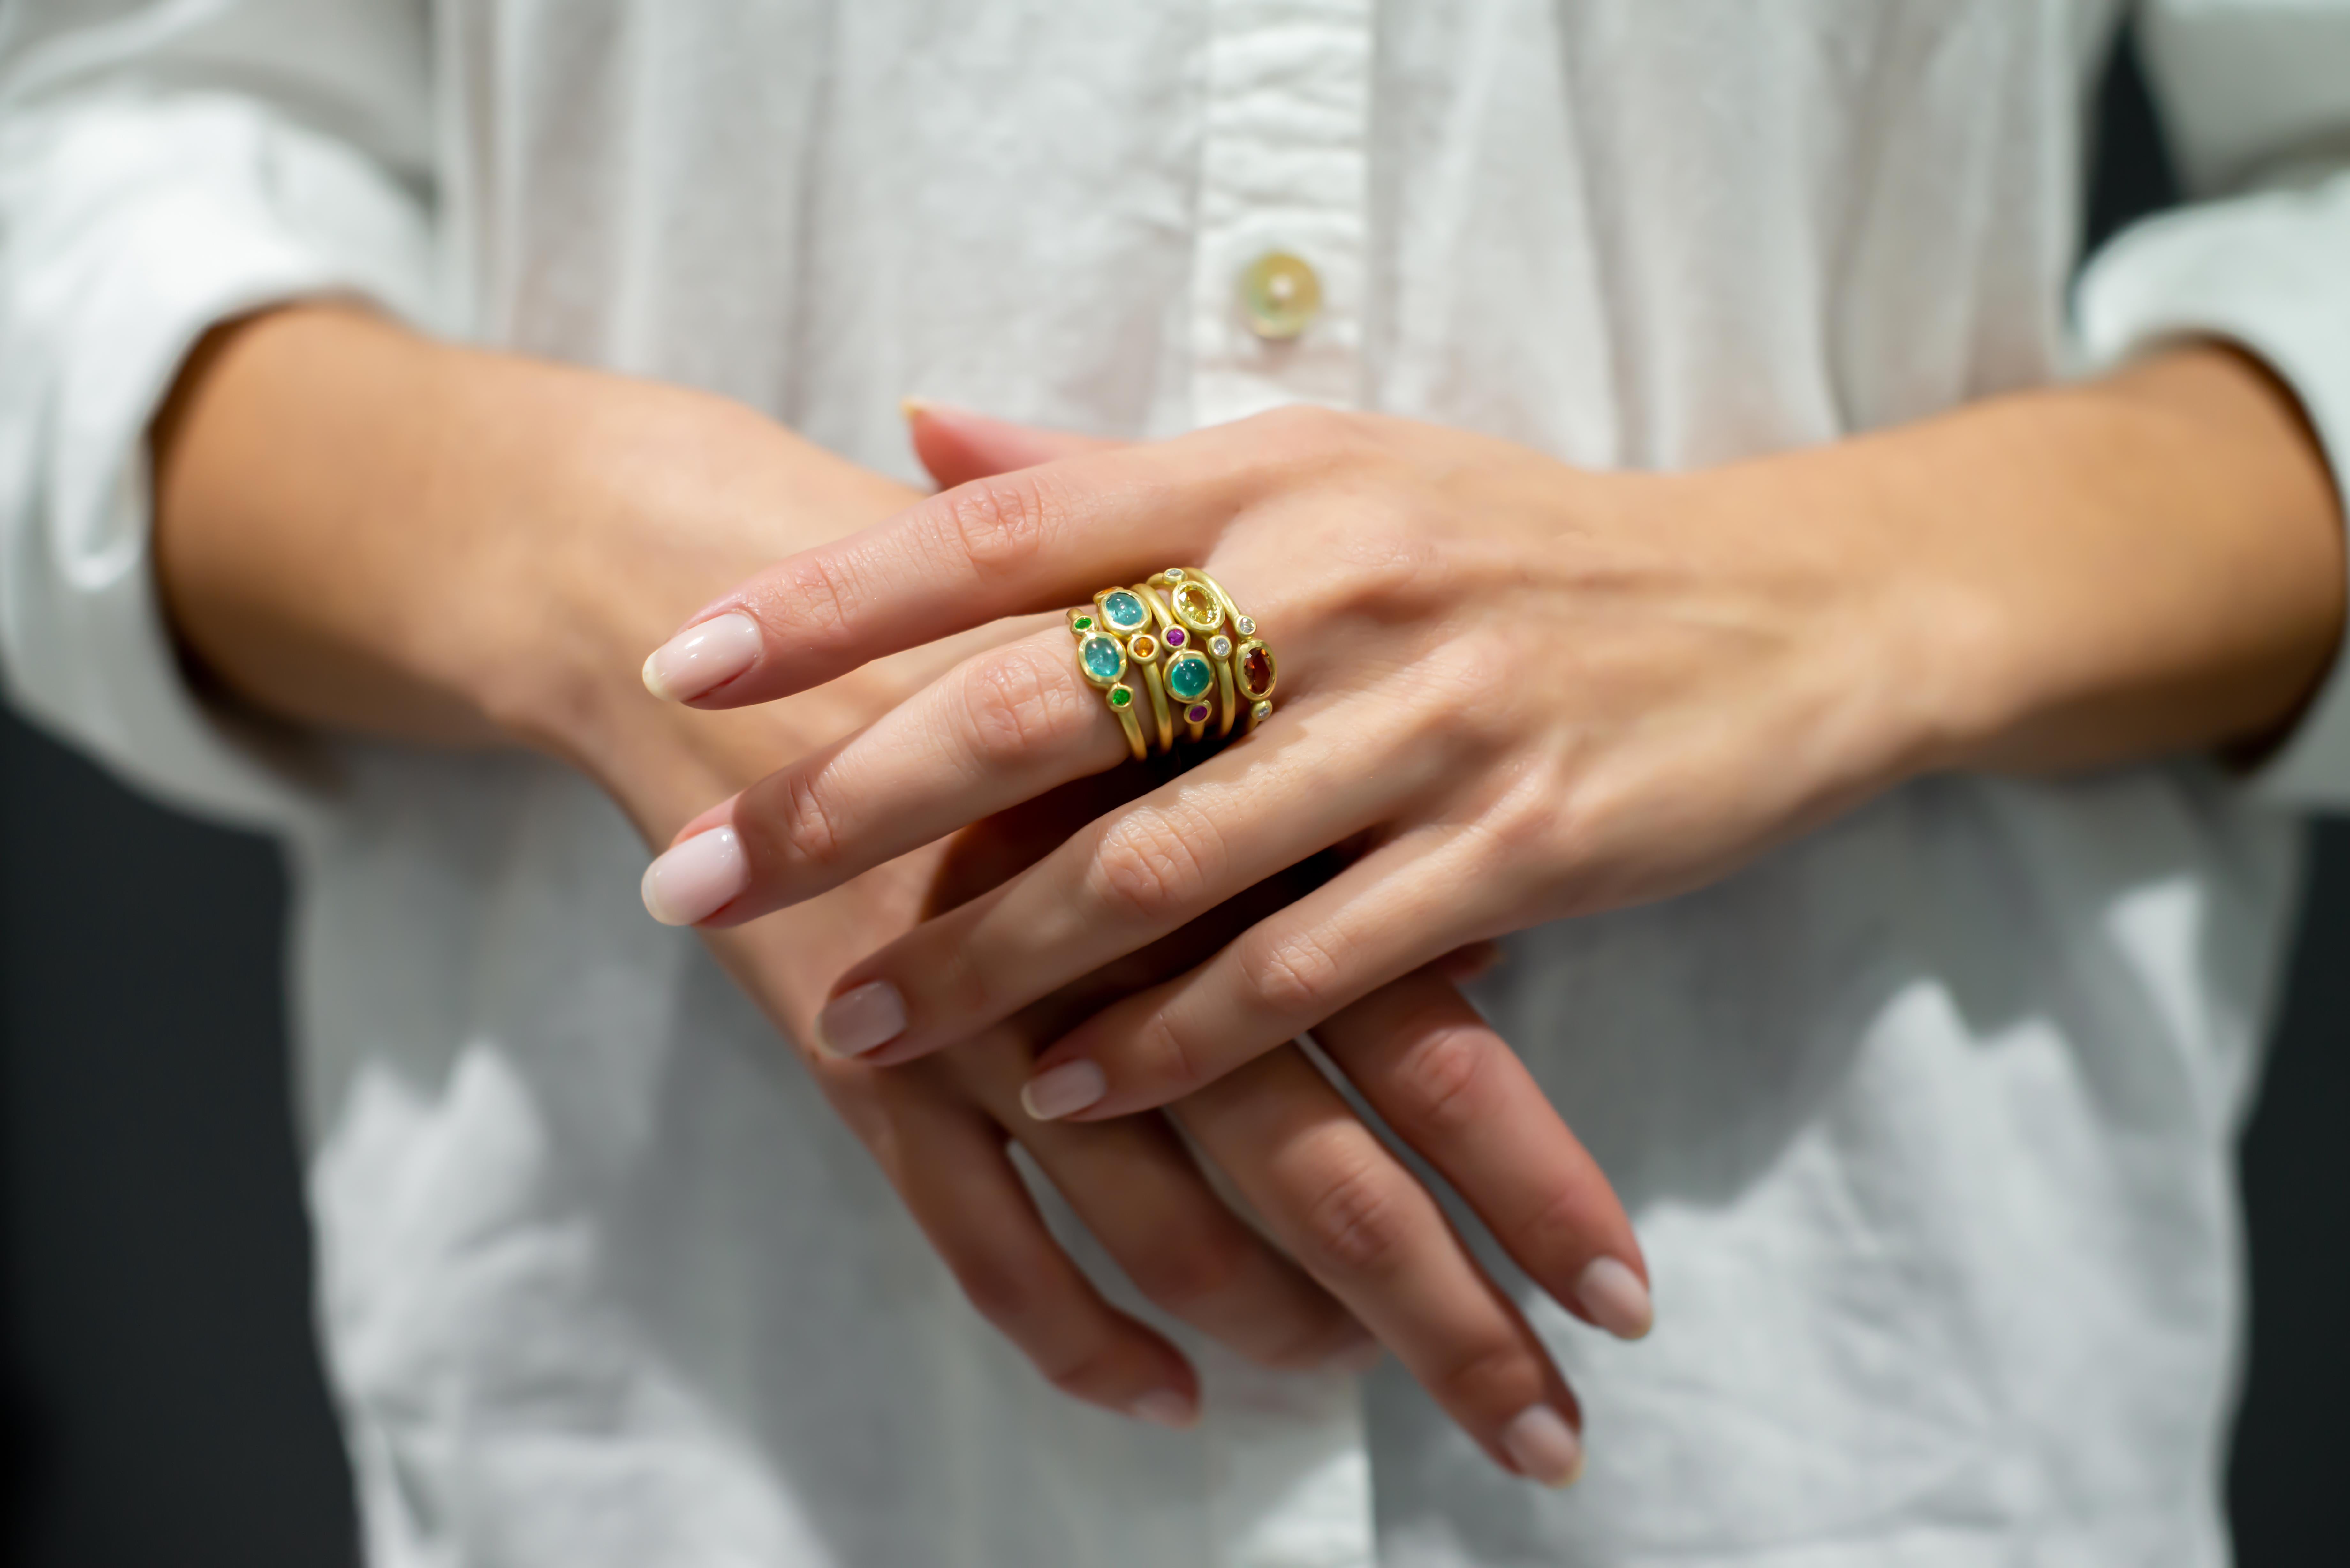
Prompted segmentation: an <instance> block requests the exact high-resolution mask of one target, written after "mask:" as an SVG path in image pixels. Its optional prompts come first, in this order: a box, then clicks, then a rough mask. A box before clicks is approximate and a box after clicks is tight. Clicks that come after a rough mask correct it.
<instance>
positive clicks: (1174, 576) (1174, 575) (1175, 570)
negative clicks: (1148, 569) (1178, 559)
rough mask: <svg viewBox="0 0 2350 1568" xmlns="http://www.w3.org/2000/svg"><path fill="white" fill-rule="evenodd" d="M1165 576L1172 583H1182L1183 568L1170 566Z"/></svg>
mask: <svg viewBox="0 0 2350 1568" xmlns="http://www.w3.org/2000/svg"><path fill="white" fill-rule="evenodd" d="M1164 576H1166V578H1167V580H1168V581H1169V582H1170V583H1180V582H1181V581H1182V580H1183V568H1182V567H1180V566H1170V567H1168V568H1167V570H1166V572H1165V573H1164Z"/></svg>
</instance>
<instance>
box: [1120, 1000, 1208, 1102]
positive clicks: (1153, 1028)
mask: <svg viewBox="0 0 2350 1568" xmlns="http://www.w3.org/2000/svg"><path fill="white" fill-rule="evenodd" d="M1134 1056H1135V1060H1136V1061H1137V1062H1138V1063H1141V1064H1147V1069H1146V1071H1145V1072H1143V1073H1141V1074H1139V1075H1138V1079H1139V1081H1143V1082H1148V1083H1150V1084H1154V1085H1158V1086H1159V1089H1160V1090H1162V1091H1166V1092H1167V1093H1168V1096H1169V1097H1171V1096H1172V1095H1174V1094H1180V1093H1181V1092H1182V1091H1186V1090H1190V1089H1194V1088H1197V1087H1198V1086H1199V1085H1201V1084H1203V1083H1206V1082H1207V1081H1208V1074H1207V1067H1206V1064H1207V1061H1208V1057H1207V1054H1206V1053H1204V1052H1203V1051H1201V1049H1200V1048H1199V1046H1198V1044H1196V1043H1195V1042H1194V1041H1193V1040H1192V1039H1191V1036H1190V1035H1189V1034H1187V1033H1185V1030H1184V1025H1182V1024H1181V1023H1178V1022H1176V1021H1175V1020H1174V1019H1172V1018H1170V1017H1169V1016H1168V1015H1167V1012H1166V1011H1165V1010H1164V1009H1161V1010H1160V1011H1159V1012H1157V1013H1155V1014H1153V1015H1152V1016H1151V1018H1150V1020H1149V1023H1145V1024H1144V1025H1143V1029H1142V1033H1141V1034H1140V1035H1139V1037H1138V1038H1137V1039H1136V1041H1135V1046H1134Z"/></svg>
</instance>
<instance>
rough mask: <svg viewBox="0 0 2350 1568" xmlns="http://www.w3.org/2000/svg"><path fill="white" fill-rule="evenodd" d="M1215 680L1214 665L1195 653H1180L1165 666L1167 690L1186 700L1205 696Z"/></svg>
mask: <svg viewBox="0 0 2350 1568" xmlns="http://www.w3.org/2000/svg"><path fill="white" fill-rule="evenodd" d="M1215 680H1216V671H1215V668H1214V666H1212V665H1211V664H1210V663H1209V662H1208V661H1207V660H1206V659H1202V658H1201V657H1200V656H1199V655H1198V654H1196V653H1186V654H1181V655H1180V656H1178V657H1177V659H1176V660H1175V662H1174V663H1172V664H1170V665H1169V666H1168V667H1167V690H1168V691H1172V692H1173V693H1175V695H1176V696H1178V697H1180V698H1181V699H1183V701H1186V702H1189V701H1191V699H1192V698H1194V697H1204V696H1206V695H1207V694H1208V688H1209V687H1210V686H1212V685H1213V684H1215Z"/></svg>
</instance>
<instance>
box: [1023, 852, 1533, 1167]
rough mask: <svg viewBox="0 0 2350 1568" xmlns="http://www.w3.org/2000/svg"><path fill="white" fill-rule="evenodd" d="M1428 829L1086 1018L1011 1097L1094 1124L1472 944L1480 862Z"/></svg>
mask: <svg viewBox="0 0 2350 1568" xmlns="http://www.w3.org/2000/svg"><path fill="white" fill-rule="evenodd" d="M1439 831H1440V830H1437V829H1426V830H1423V831H1422V832H1420V833H1418V834H1414V835H1410V836H1406V837H1404V838H1400V839H1398V840H1396V841H1394V842H1392V843H1389V844H1387V845H1384V846H1381V847H1380V848H1378V850H1376V851H1374V852H1373V853H1372V854H1370V855H1368V856H1366V857H1364V858H1363V859H1361V860H1358V861H1357V862H1356V863H1355V864H1354V865H1353V866H1350V867H1347V869H1346V870H1345V871H1343V872H1341V873H1340V874H1339V875H1338V876H1337V877H1334V878H1333V879H1332V880H1330V881H1329V882H1328V883H1326V884H1325V885H1324V886H1322V887H1320V888H1316V889H1315V890H1314V891H1313V892H1311V893H1308V894H1306V895H1305V897H1303V898H1299V899H1298V900H1297V901H1296V902H1295V903H1293V904H1290V905H1288V906H1287V907H1285V908H1284V909H1279V910H1276V911H1274V913H1273V914H1271V915H1268V916H1266V917H1265V918H1264V919H1262V920H1259V921H1258V922H1257V923H1256V924H1255V925H1253V926H1251V927H1250V928H1249V929H1247V930H1245V931H1243V932H1242V933H1241V934H1240V935H1239V936H1238V937H1236V938H1234V939H1233V940H1232V941H1230V942H1227V943H1226V944H1225V945H1224V946H1223V947H1222V948H1220V949H1219V950H1217V951H1216V953H1215V954H1214V956H1212V957H1211V958H1210V959H1209V960H1208V961H1206V962H1205V963H1203V964H1201V965H1199V966H1198V967H1197V968H1195V969H1193V970H1191V971H1190V972H1189V973H1187V974H1182V975H1178V976H1177V977H1176V978H1175V979H1173V980H1170V981H1165V982H1164V983H1162V984H1159V985H1157V986H1153V987H1151V988H1150V989H1149V990H1148V991H1142V992H1136V993H1135V994H1134V995H1132V996H1130V997H1128V998H1127V999H1126V1000H1124V1001H1122V1002H1118V1003H1116V1004H1114V1005H1113V1006H1110V1007H1108V1008H1106V1009H1104V1010H1103V1011H1102V1012H1098V1013H1096V1014H1095V1015H1094V1016H1093V1017H1091V1018H1089V1019H1087V1020H1086V1022H1085V1023H1081V1024H1079V1025H1078V1026H1077V1028H1076V1030H1075V1031H1073V1032H1072V1033H1070V1034H1068V1035H1067V1036H1066V1038H1064V1039H1063V1040H1061V1041H1060V1042H1059V1043H1057V1044H1055V1045H1054V1046H1053V1047H1052V1048H1051V1049H1050V1050H1048V1051H1046V1052H1045V1054H1043V1055H1041V1056H1039V1057H1037V1058H1036V1065H1035V1075H1034V1076H1033V1077H1031V1078H1030V1079H1029V1081H1028V1086H1027V1087H1026V1088H1025V1089H1024V1090H1022V1091H1021V1096H1022V1099H1023V1102H1024V1104H1025V1105H1026V1106H1027V1107H1028V1110H1029V1114H1030V1115H1032V1116H1037V1117H1038V1118H1040V1119H1043V1120H1053V1119H1055V1118H1057V1117H1059V1116H1081V1117H1083V1118H1084V1119H1086V1120H1087V1121H1094V1120H1097V1119H1099V1118H1101V1117H1104V1116H1125V1115H1127V1114H1128V1113H1130V1112H1133V1111H1138V1110H1147V1109H1149V1108H1151V1107H1153V1106H1163V1105H1165V1104H1167V1103H1168V1102H1169V1101H1170V1100H1175V1099H1179V1098H1180V1097H1181V1096H1185V1095H1188V1094H1191V1093H1192V1092H1193V1091H1195V1090H1197V1089H1199V1088H1201V1086H1203V1085H1207V1084H1210V1083H1212V1082H1214V1081H1215V1080H1216V1079H1217V1078H1219V1077H1222V1075H1224V1074H1226V1073H1229V1072H1231V1071H1232V1070H1233V1069H1234V1068H1236V1067H1238V1066H1239V1065H1240V1064H1243V1063H1244V1062H1247V1061H1250V1060H1252V1059H1253V1058H1255V1057H1257V1056H1260V1055H1263V1054H1264V1053H1266V1052H1268V1051H1271V1050H1273V1049H1274V1048H1275V1047H1277V1046H1280V1045H1282V1044H1286V1043H1287V1042H1289V1041H1291V1040H1294V1039H1295V1038H1296V1037H1297V1036H1298V1035H1300V1034H1303V1033H1305V1032H1306V1031H1308V1030H1310V1029H1312V1028H1314V1027H1315V1025H1316V1024H1319V1023H1321V1022H1322V1021H1323V1020H1324V1019H1326V1018H1328V1017H1329V1016H1330V1015H1331V1014H1333V1013H1335V1012H1337V1011H1338V1010H1339V1009H1340V1008H1342V1007H1345V1006H1347V1004H1349V1003H1350V1002H1357V1001H1359V1000H1360V999H1361V998H1363V997H1365V996H1367V995H1369V994H1370V993H1371V992H1374V991H1376V990H1378V988H1379V987H1380V986H1383V985H1385V984H1387V983H1388V981H1393V980H1396V979H1399V978H1400V977H1401V976H1404V975H1407V974H1409V973H1410V972H1412V971H1414V970H1417V969H1419V968H1421V967H1422V966H1423V965H1426V964H1428V963H1430V962H1432V961H1435V960H1436V959H1438V958H1440V957H1441V956H1442V955H1443V954H1445V953H1447V952H1449V951H1451V950H1452V949H1454V948H1456V947H1458V946H1460V945H1461V943H1462V942H1464V941H1467V940H1471V939H1473V938H1474V937H1476V936H1477V935H1478V934H1479V931H1478V929H1477V928H1478V926H1479V925H1480V924H1481V923H1482V921H1484V920H1485V919H1487V916H1486V915H1485V912H1484V900H1483V898H1482V896H1481V895H1480V894H1479V893H1478V892H1476V891H1475V890H1474V889H1475V888H1477V886H1478V873H1479V871H1480V870H1481V869H1482V867H1481V864H1480V862H1481V861H1482V856H1478V855H1472V854H1470V853H1468V852H1465V851H1463V850H1462V849H1461V848H1460V847H1459V846H1457V845H1454V844H1451V843H1449V842H1446V841H1445V840H1443V839H1440V838H1438V837H1437V835H1438V833H1439ZM1432 839H1433V840H1435V842H1433V843H1431V842H1430V840H1432ZM1489 929H1490V928H1489Z"/></svg>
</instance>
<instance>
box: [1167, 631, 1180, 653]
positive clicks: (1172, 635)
mask: <svg viewBox="0 0 2350 1568" xmlns="http://www.w3.org/2000/svg"><path fill="white" fill-rule="evenodd" d="M1167 646H1168V647H1170V648H1180V647H1182V646H1183V628H1181V627H1180V626H1170V627H1169V628H1167Z"/></svg>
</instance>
